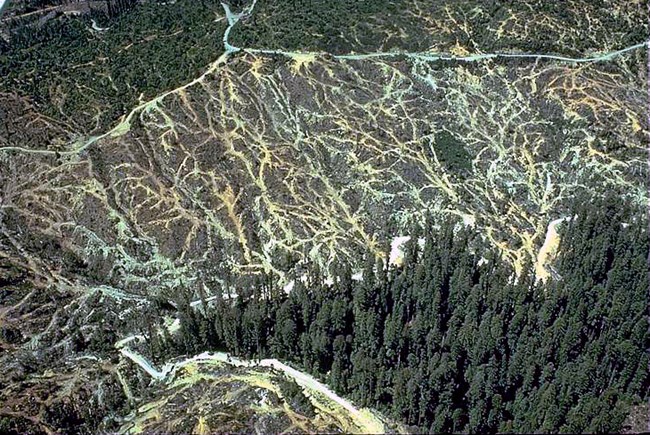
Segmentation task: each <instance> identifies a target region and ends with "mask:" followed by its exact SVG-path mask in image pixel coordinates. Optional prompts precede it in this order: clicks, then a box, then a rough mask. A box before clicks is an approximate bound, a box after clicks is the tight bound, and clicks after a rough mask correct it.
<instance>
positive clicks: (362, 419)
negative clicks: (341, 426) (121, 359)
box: [115, 336, 386, 433]
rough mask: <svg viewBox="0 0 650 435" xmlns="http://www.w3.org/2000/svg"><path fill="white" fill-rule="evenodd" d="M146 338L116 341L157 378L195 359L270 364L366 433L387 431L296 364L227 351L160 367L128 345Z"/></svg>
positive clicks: (237, 364)
mask: <svg viewBox="0 0 650 435" xmlns="http://www.w3.org/2000/svg"><path fill="white" fill-rule="evenodd" d="M143 338H144V337H142V336H130V337H127V338H125V339H123V340H120V341H119V342H118V343H116V344H115V347H116V348H118V349H119V351H120V353H121V354H122V355H123V356H125V357H126V358H128V359H130V360H131V361H133V362H134V363H135V364H137V365H138V366H140V367H141V368H142V369H143V370H144V371H145V372H147V374H149V376H151V377H152V378H154V379H155V380H157V381H161V382H162V381H170V380H172V379H173V377H174V373H176V371H177V370H178V369H180V368H182V367H184V366H187V365H188V364H192V363H208V362H215V361H216V362H220V363H224V364H230V365H232V366H235V367H251V368H252V367H267V368H271V369H273V370H277V371H280V372H283V373H284V374H286V375H287V376H288V377H289V378H291V379H293V380H294V381H295V382H296V383H297V384H298V385H300V386H301V387H302V388H303V389H305V390H306V391H316V392H318V393H320V394H322V395H323V396H325V397H327V398H328V399H329V400H331V401H333V402H335V403H337V404H338V405H339V406H341V407H342V408H344V409H345V410H346V411H348V412H349V413H350V416H351V417H352V419H353V420H354V422H355V424H356V425H357V426H358V427H359V428H360V429H361V430H362V432H363V433H384V432H385V431H386V429H385V427H384V423H383V422H382V421H381V420H380V419H378V418H377V417H376V416H375V415H374V414H373V413H372V412H370V411H369V410H367V409H358V408H356V407H355V406H354V405H353V404H352V403H351V402H350V401H348V400H346V399H344V398H342V397H340V396H339V395H337V394H336V393H334V392H333V391H332V390H330V389H329V388H328V387H327V386H326V385H324V384H323V383H321V382H320V381H318V380H317V379H316V378H314V377H313V376H311V375H308V374H306V373H303V372H300V371H298V370H296V369H294V368H293V367H290V366H288V365H287V364H284V363H283V362H281V361H278V360H277V359H263V360H259V361H257V362H256V361H246V360H242V359H239V358H236V357H234V356H231V355H229V354H227V353H224V352H216V353H210V352H204V353H201V354H199V355H195V356H193V357H191V358H187V359H185V360H183V361H180V362H177V363H167V364H165V365H164V366H163V367H162V369H161V370H158V369H156V368H155V367H154V366H153V365H152V364H151V363H150V362H149V361H148V360H147V359H146V358H145V357H143V356H142V355H140V354H139V353H137V352H134V351H132V350H131V349H129V348H128V347H126V346H125V345H126V344H128V343H130V342H132V341H139V340H142V339H143Z"/></svg>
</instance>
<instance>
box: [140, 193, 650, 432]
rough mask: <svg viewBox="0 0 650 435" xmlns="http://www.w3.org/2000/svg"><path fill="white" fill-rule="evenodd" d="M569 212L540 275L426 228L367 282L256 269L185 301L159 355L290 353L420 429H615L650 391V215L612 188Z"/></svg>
mask: <svg viewBox="0 0 650 435" xmlns="http://www.w3.org/2000/svg"><path fill="white" fill-rule="evenodd" d="M571 215H572V216H573V215H575V216H574V218H573V219H572V220H571V221H570V223H565V224H564V225H565V227H564V228H563V229H562V231H561V232H562V235H563V242H562V251H563V252H562V255H561V258H560V260H559V261H558V263H557V264H556V272H557V277H558V279H557V280H555V281H554V282H550V283H548V284H547V285H542V284H535V280H534V277H533V273H532V270H531V269H530V268H529V269H528V270H529V272H528V273H526V274H525V276H522V277H519V279H516V280H513V275H512V271H511V269H510V267H507V266H504V263H503V262H501V261H500V260H499V256H498V255H497V254H496V253H495V252H488V251H487V249H486V248H485V247H484V246H482V245H481V241H480V237H479V236H478V235H476V234H474V233H473V232H472V231H470V230H467V229H460V230H459V229H458V228H457V227H455V226H454V224H453V223H452V222H447V223H445V224H443V225H442V228H440V229H434V226H433V225H432V224H428V225H427V226H426V228H425V229H424V230H422V231H419V232H418V231H415V233H414V234H413V237H412V239H411V240H417V239H418V238H419V237H424V239H425V244H424V246H423V248H419V247H418V244H417V243H412V242H410V244H409V246H408V249H407V255H406V259H405V264H404V265H403V266H402V267H401V268H398V269H392V270H389V271H387V270H385V269H384V268H383V267H381V264H382V263H377V264H375V262H374V261H368V263H367V265H366V267H365V270H364V272H363V280H362V281H355V280H353V279H352V273H351V271H350V269H349V268H348V267H346V266H345V265H338V266H337V267H335V268H333V270H332V271H330V272H331V273H333V274H334V276H335V279H334V281H335V284H334V285H333V286H329V285H326V284H325V283H324V273H322V272H319V271H318V270H311V271H310V272H309V278H308V280H307V281H306V282H304V283H302V282H301V281H300V280H297V282H296V286H295V288H294V289H293V290H292V291H291V292H290V294H289V295H286V294H285V293H284V292H283V291H282V290H281V289H277V288H274V286H273V284H272V281H271V280H265V279H260V280H259V281H258V282H257V283H256V285H254V286H252V287H253V288H254V289H255V290H254V291H253V292H252V293H251V294H240V295H239V297H238V298H236V299H235V300H234V302H233V301H232V300H230V301H229V300H227V299H225V298H220V299H218V300H217V301H216V302H214V303H207V302H206V303H204V304H203V306H210V308H209V309H207V310H206V309H199V310H195V309H193V308H190V305H189V300H180V301H178V306H179V308H180V311H181V325H182V329H181V333H180V334H178V335H177V336H175V337H173V338H172V337H171V336H169V335H167V336H166V338H161V336H160V335H159V334H151V336H152V337H157V339H155V340H154V341H152V342H151V346H152V347H151V351H152V354H153V355H154V356H155V355H158V356H159V357H161V358H164V357H166V356H168V355H169V353H170V352H173V351H176V352H178V351H179V350H180V351H181V352H185V353H189V354H191V353H193V352H196V351H200V350H205V349H206V348H212V349H222V350H228V351H230V352H233V353H235V354H238V355H244V356H247V357H276V358H280V359H282V360H286V361H291V362H293V363H294V364H295V365H297V366H300V367H302V368H303V369H305V370H307V371H309V372H311V373H313V374H315V375H317V376H319V377H321V378H322V379H324V380H326V381H327V382H328V383H329V384H330V385H331V386H332V387H333V388H334V389H335V390H336V391H337V392H339V393H341V394H344V395H346V396H348V397H351V398H352V399H353V400H355V401H356V402H357V403H358V404H360V405H364V406H371V407H375V408H377V409H379V410H381V411H383V412H386V413H387V414H389V415H391V416H393V417H395V418H398V419H400V420H401V421H403V422H405V423H407V424H409V425H413V426H416V427H417V428H418V429H419V430H423V431H424V430H428V431H431V432H448V431H453V432H460V431H469V432H474V433H476V432H494V431H502V432H519V433H533V432H539V431H542V432H558V431H559V432H564V433H567V432H571V433H578V432H585V431H586V432H601V433H602V432H615V431H617V430H620V428H621V425H622V423H623V421H624V419H625V417H626V415H627V414H628V412H629V408H630V406H631V405H632V404H635V403H638V402H640V401H641V400H643V399H647V397H648V388H649V387H650V375H649V373H648V354H647V353H646V350H647V349H648V348H649V339H650V335H649V332H648V321H647V317H646V314H647V313H646V310H647V294H648V275H647V262H646V261H647V260H646V259H647V258H648V252H649V241H648V237H647V232H646V228H645V227H646V223H645V219H644V218H639V216H638V214H637V215H636V217H633V216H632V215H630V214H628V213H627V212H625V211H624V210H622V209H621V205H620V203H617V202H616V200H615V199H614V198H611V199H609V200H608V201H606V202H605V203H598V204H590V203H589V202H585V204H584V205H583V206H581V207H578V208H577V209H576V210H574V211H573V213H572V214H571ZM481 253H482V254H481Z"/></svg>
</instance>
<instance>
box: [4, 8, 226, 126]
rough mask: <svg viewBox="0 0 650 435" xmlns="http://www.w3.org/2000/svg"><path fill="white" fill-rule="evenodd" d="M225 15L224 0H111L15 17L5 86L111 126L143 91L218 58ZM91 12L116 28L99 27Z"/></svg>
mask: <svg viewBox="0 0 650 435" xmlns="http://www.w3.org/2000/svg"><path fill="white" fill-rule="evenodd" d="M101 5H104V3H102V4H101ZM223 15H224V12H223V7H222V6H221V2H220V1H219V0H178V1H176V2H169V1H168V2H163V1H152V2H145V3H142V4H138V3H136V2H134V1H133V0H119V1H115V0H112V1H110V2H107V3H106V5H105V6H102V7H101V8H100V7H96V8H95V9H93V10H92V12H91V14H89V15H85V16H83V17H81V18H77V17H68V16H65V15H63V14H62V13H59V14H57V15H56V16H55V17H53V18H51V19H48V20H47V21H45V22H44V23H41V22H39V18H38V17H33V18H29V19H28V20H27V19H26V20H21V21H18V20H16V21H15V22H14V21H12V22H11V23H9V24H8V28H7V30H8V32H9V34H10V35H11V38H10V41H9V42H7V41H4V40H3V39H2V38H0V77H3V78H4V80H1V81H0V92H10V93H13V92H16V93H18V94H20V95H29V96H30V98H31V99H32V100H33V101H34V102H35V103H36V105H37V108H38V109H39V111H41V112H42V113H44V114H45V115H48V116H50V117H52V118H54V119H56V120H59V121H62V122H65V123H67V124H69V125H71V126H74V127H75V130H76V131H81V132H86V133H88V132H91V131H99V130H102V129H105V128H107V127H108V126H110V125H111V124H113V123H114V122H115V120H116V119H118V118H119V117H120V116H122V115H124V114H126V113H128V111H129V110H130V109H132V108H133V107H134V106H135V105H137V103H138V101H139V100H140V99H141V98H144V99H147V98H152V97H154V96H156V95H158V94H159V93H161V92H163V91H167V90H170V89H173V88H175V87H177V86H179V85H181V84H183V83H186V82H187V81H189V80H191V79H193V78H195V77H197V76H199V75H200V74H201V72H203V71H204V70H205V69H206V68H207V67H208V66H209V65H210V63H211V62H213V61H214V60H216V59H217V58H218V57H219V55H220V54H221V53H223V41H222V36H223V32H224V30H225V28H226V23H225V20H223V19H222V20H219V19H218V18H219V17H222V16H223ZM91 19H92V20H95V22H96V24H98V25H99V26H100V27H101V28H108V29H110V31H109V30H105V31H99V30H95V29H93V27H92V22H91ZM29 20H31V21H29Z"/></svg>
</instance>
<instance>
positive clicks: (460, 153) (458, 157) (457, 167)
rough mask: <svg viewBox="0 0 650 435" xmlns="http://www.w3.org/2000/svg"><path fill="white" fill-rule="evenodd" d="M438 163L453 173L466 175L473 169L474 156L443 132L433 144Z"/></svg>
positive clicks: (459, 142)
mask: <svg viewBox="0 0 650 435" xmlns="http://www.w3.org/2000/svg"><path fill="white" fill-rule="evenodd" d="M433 148H434V149H435V151H436V156H437V157H438V161H440V163H441V164H442V165H443V166H445V168H446V169H448V170H449V171H451V172H456V173H465V172H467V171H470V170H471V169H472V156H471V155H470V154H469V152H468V151H467V149H466V148H465V145H464V144H463V143H462V142H461V141H460V140H458V139H456V138H455V137H454V136H452V135H451V134H450V133H448V132H446V131H443V132H442V133H440V134H439V135H437V137H436V141H435V143H434V144H433Z"/></svg>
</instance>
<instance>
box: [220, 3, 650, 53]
mask: <svg viewBox="0 0 650 435" xmlns="http://www.w3.org/2000/svg"><path fill="white" fill-rule="evenodd" d="M237 3H241V1H239V2H237ZM645 14H646V11H645V8H644V6H643V4H642V2H623V1H592V0H569V1H565V2H540V1H538V0H521V1H513V0H496V1H491V2H485V1H478V0H258V1H257V4H256V6H255V12H254V14H253V16H252V17H251V19H249V20H247V22H245V23H241V25H238V26H237V27H236V28H235V29H234V30H233V34H232V42H233V44H234V45H237V46H240V47H254V48H269V49H283V50H318V51H327V52H330V53H335V54H341V53H348V52H352V51H355V52H374V51H390V50H397V49H399V50H405V51H424V50H433V51H441V52H453V53H455V54H462V53H463V51H467V52H472V53H476V52H481V51H482V52H495V51H505V52H509V51H516V52H540V53H542V52H543V53H561V54H565V55H581V54H585V53H587V52H590V51H607V50H615V49H618V48H622V47H625V46H629V45H633V44H637V43H639V42H642V41H643V40H644V39H645V35H646V34H647V31H648V30H647V20H646V18H645ZM531 23H534V25H530V24H531ZM577 30H579V31H577Z"/></svg>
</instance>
